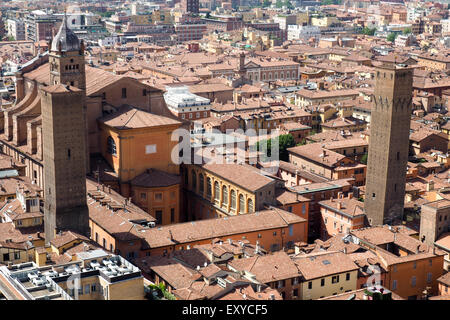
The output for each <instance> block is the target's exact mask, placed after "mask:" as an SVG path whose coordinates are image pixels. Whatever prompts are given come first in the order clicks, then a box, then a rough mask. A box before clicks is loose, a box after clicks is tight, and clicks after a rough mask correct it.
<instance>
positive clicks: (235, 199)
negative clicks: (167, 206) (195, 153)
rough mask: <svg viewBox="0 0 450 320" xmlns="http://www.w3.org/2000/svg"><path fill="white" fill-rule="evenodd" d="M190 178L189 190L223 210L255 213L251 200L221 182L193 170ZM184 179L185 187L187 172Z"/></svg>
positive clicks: (187, 183)
mask: <svg viewBox="0 0 450 320" xmlns="http://www.w3.org/2000/svg"><path fill="white" fill-rule="evenodd" d="M190 176H191V184H190V185H191V188H192V189H193V190H194V191H195V192H196V193H199V194H201V195H202V196H203V197H204V198H206V199H208V200H209V201H211V202H214V203H215V204H216V206H218V207H220V208H222V209H223V210H225V211H227V212H230V211H231V212H235V213H251V212H254V211H255V206H254V202H253V199H252V198H249V197H248V196H247V195H246V194H243V193H240V192H239V191H238V190H236V189H234V188H232V187H231V186H227V185H224V184H223V183H222V182H221V181H219V180H215V179H214V178H213V177H209V176H207V175H206V174H203V173H199V174H197V172H196V171H195V170H194V169H192V170H191V172H190ZM185 179H186V181H185V183H186V185H189V172H186V175H185Z"/></svg>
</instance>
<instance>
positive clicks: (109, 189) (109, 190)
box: [108, 186, 111, 194]
mask: <svg viewBox="0 0 450 320" xmlns="http://www.w3.org/2000/svg"><path fill="white" fill-rule="evenodd" d="M108 193H109V194H111V187H110V186H108Z"/></svg>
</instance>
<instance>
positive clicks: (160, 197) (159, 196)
mask: <svg viewBox="0 0 450 320" xmlns="http://www.w3.org/2000/svg"><path fill="white" fill-rule="evenodd" d="M155 200H158V201H161V200H162V193H161V192H158V193H155Z"/></svg>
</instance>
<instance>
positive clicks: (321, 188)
mask: <svg viewBox="0 0 450 320" xmlns="http://www.w3.org/2000/svg"><path fill="white" fill-rule="evenodd" d="M353 185H354V179H342V180H334V181H329V182H328V181H327V182H315V183H308V184H302V185H299V186H295V187H289V188H288V190H290V191H292V192H294V193H296V194H298V195H299V196H302V197H305V198H307V199H310V202H309V206H308V236H309V238H310V239H317V238H319V237H320V231H321V226H322V221H321V220H322V216H321V213H320V201H323V200H328V199H331V197H333V198H336V197H338V194H340V192H342V193H344V194H347V193H348V192H349V191H352V188H353Z"/></svg>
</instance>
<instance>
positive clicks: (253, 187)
mask: <svg viewBox="0 0 450 320" xmlns="http://www.w3.org/2000/svg"><path fill="white" fill-rule="evenodd" d="M203 169H205V170H206V171H209V172H211V173H213V174H215V175H217V176H219V177H221V178H223V179H226V180H228V181H230V182H232V183H234V184H236V185H238V186H240V187H242V188H244V189H247V190H249V191H252V192H255V191H258V190H259V189H261V188H263V187H265V186H267V185H269V184H272V183H275V180H273V179H271V178H268V177H267V176H265V175H264V174H263V173H261V172H260V171H259V170H258V169H256V168H253V167H250V166H242V165H239V164H234V163H225V164H205V165H203Z"/></svg>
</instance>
